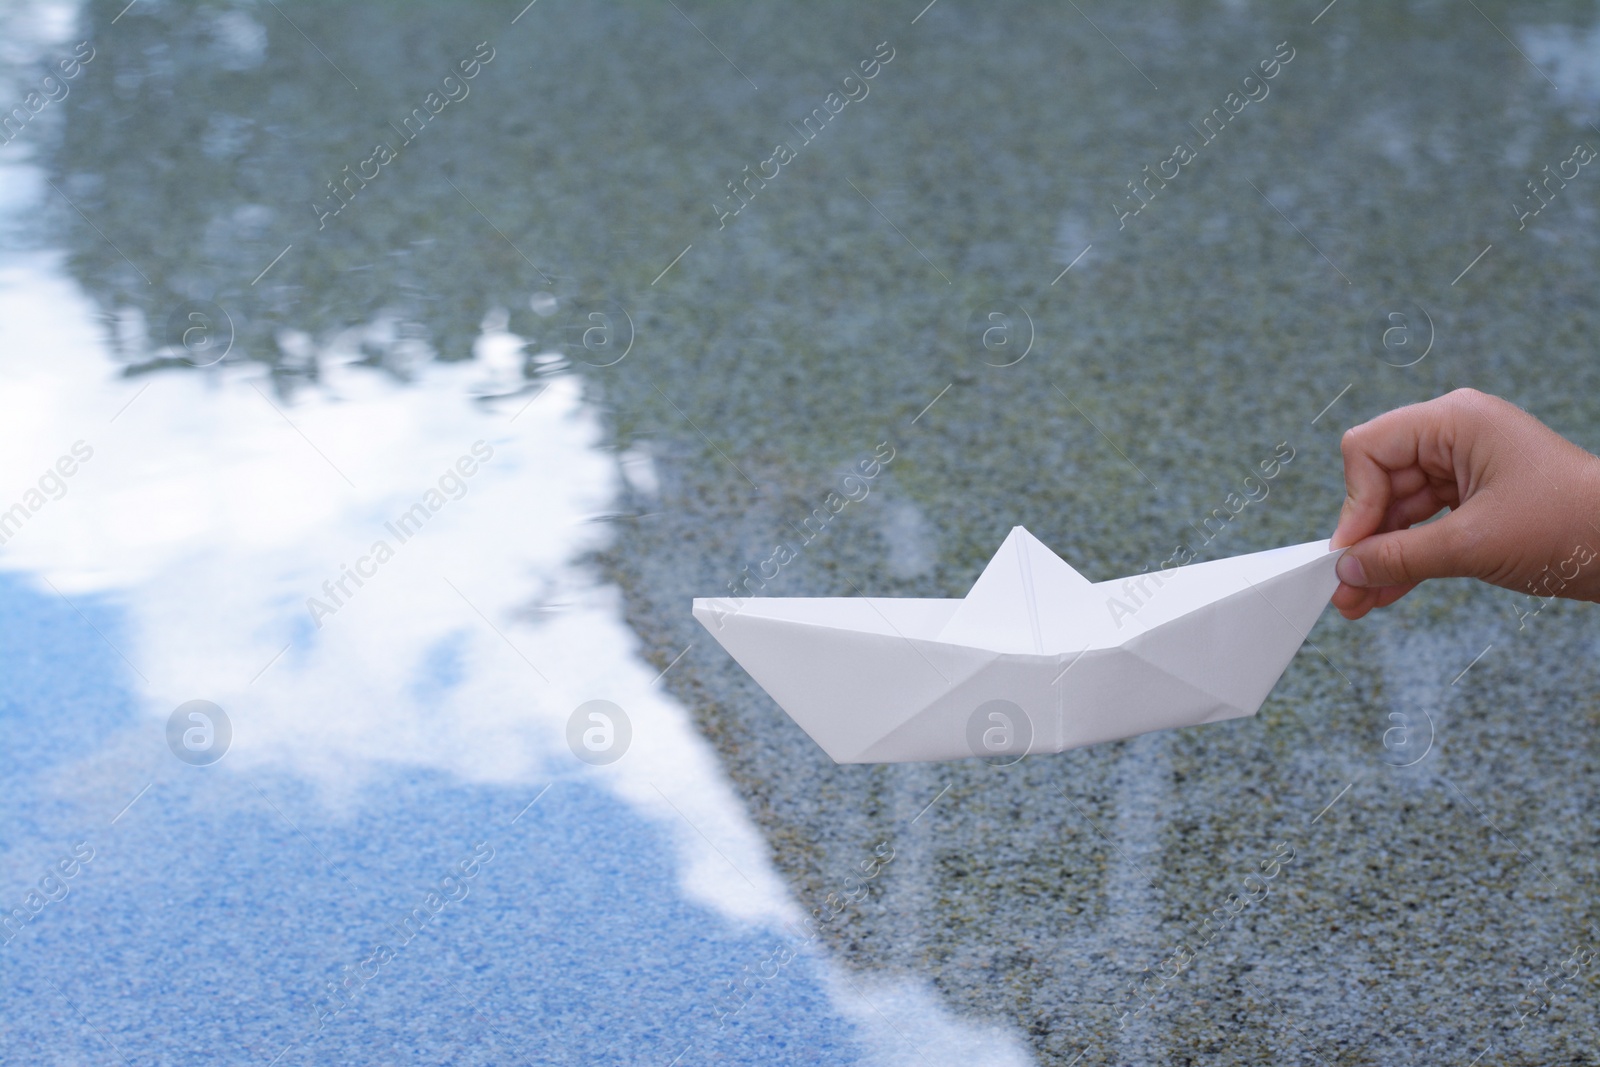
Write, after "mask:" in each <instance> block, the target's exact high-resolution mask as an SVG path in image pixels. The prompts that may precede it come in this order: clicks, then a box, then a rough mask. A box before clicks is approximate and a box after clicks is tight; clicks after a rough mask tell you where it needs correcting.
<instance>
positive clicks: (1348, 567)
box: [1333, 552, 1367, 586]
mask: <svg viewBox="0 0 1600 1067" xmlns="http://www.w3.org/2000/svg"><path fill="white" fill-rule="evenodd" d="M1333 570H1334V573H1335V574H1337V575H1338V576H1339V580H1340V581H1341V582H1343V583H1344V584H1345V585H1356V586H1360V585H1366V584H1367V572H1366V571H1365V570H1363V569H1362V567H1361V561H1360V560H1359V559H1356V558H1355V557H1354V556H1352V555H1351V554H1350V553H1348V552H1346V553H1345V554H1344V555H1342V556H1340V557H1339V562H1338V563H1336V564H1335V565H1334V568H1333Z"/></svg>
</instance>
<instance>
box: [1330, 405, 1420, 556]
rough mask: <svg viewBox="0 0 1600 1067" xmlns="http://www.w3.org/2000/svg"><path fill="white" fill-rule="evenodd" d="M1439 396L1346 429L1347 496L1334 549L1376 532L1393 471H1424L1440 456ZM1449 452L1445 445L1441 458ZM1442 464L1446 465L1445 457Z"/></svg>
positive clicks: (1392, 488)
mask: <svg viewBox="0 0 1600 1067" xmlns="http://www.w3.org/2000/svg"><path fill="white" fill-rule="evenodd" d="M1442 399H1443V398H1439V399H1435V400H1429V401H1427V402H1425V403H1421V404H1411V405H1408V406H1407V407H1403V408H1396V409H1395V410H1393V411H1388V412H1385V413H1384V414H1382V415H1379V416H1378V417H1377V418H1375V419H1369V420H1368V421H1366V422H1364V423H1362V424H1361V425H1360V426H1355V427H1352V428H1350V429H1349V430H1346V431H1345V434H1344V437H1342V438H1341V439H1340V441H1339V451H1340V452H1341V453H1343V455H1344V484H1345V500H1344V507H1343V508H1342V509H1341V510H1340V512H1339V525H1338V527H1337V528H1336V529H1335V530H1334V531H1333V540H1332V547H1334V548H1344V547H1346V546H1349V545H1353V544H1355V543H1356V542H1357V541H1360V540H1362V539H1363V538H1366V537H1371V536H1372V535H1373V534H1375V533H1377V532H1378V530H1379V528H1380V527H1381V526H1382V525H1383V517H1384V515H1385V514H1387V513H1388V510H1389V506H1390V505H1391V504H1393V503H1394V501H1395V498H1396V493H1397V487H1396V485H1395V475H1396V474H1397V473H1399V472H1403V471H1410V470H1416V471H1418V472H1419V473H1425V468H1426V467H1428V466H1429V465H1430V461H1432V460H1435V459H1439V458H1442V457H1441V449H1440V444H1441V442H1440V434H1439V430H1440V411H1439V405H1440V401H1441V400H1442ZM1448 452H1449V448H1448V446H1445V447H1444V448H1443V450H1442V456H1443V457H1447V456H1448ZM1444 466H1445V468H1446V469H1448V468H1449V462H1448V459H1447V458H1445V459H1444Z"/></svg>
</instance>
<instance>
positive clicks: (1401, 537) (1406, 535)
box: [1337, 511, 1467, 588]
mask: <svg viewBox="0 0 1600 1067" xmlns="http://www.w3.org/2000/svg"><path fill="white" fill-rule="evenodd" d="M1459 519H1460V515H1459V513H1458V512H1455V511H1452V512H1450V513H1449V514H1447V515H1445V516H1444V518H1442V519H1439V520H1438V521H1437V522H1430V523H1428V524H1426V525H1423V526H1413V527H1411V528H1410V529H1408V530H1395V531H1392V532H1390V533H1380V534H1374V535H1373V536H1371V537H1368V538H1365V539H1363V540H1361V541H1357V542H1356V543H1355V544H1353V545H1351V546H1350V548H1349V549H1347V550H1346V551H1345V554H1344V556H1343V557H1341V558H1340V560H1339V563H1338V565H1337V571H1338V575H1339V580H1340V581H1341V582H1343V583H1345V584H1346V585H1353V586H1357V587H1365V588H1382V587H1384V586H1392V585H1414V584H1416V583H1417V582H1420V581H1423V580H1424V579H1427V578H1453V577H1460V576H1465V575H1467V571H1466V570H1465V569H1464V567H1463V564H1464V562H1465V561H1464V560H1463V558H1462V555H1461V552H1460V549H1459V544H1460V539H1459V537H1458V536H1457V534H1458V529H1459Z"/></svg>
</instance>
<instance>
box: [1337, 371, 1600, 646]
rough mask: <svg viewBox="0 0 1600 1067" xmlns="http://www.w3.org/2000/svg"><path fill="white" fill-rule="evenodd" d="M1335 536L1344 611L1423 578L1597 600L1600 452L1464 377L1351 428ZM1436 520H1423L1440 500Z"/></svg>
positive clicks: (1390, 598) (1368, 605)
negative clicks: (1442, 391)
mask: <svg viewBox="0 0 1600 1067" xmlns="http://www.w3.org/2000/svg"><path fill="white" fill-rule="evenodd" d="M1340 449H1341V450H1342V451H1343V452H1344V479H1345V487H1346V496H1345V502H1344V510H1343V511H1342V512H1341V513H1340V515H1339V528H1338V529H1337V530H1335V531H1334V534H1333V547H1335V548H1340V547H1343V546H1345V545H1350V546H1352V547H1351V548H1350V550H1349V551H1348V552H1346V553H1345V555H1344V558H1342V559H1340V560H1339V564H1338V573H1339V580H1340V583H1341V584H1340V585H1339V588H1338V590H1336V591H1335V592H1334V594H1333V606H1334V607H1336V608H1338V609H1339V612H1340V613H1341V614H1342V615H1344V617H1345V618H1347V619H1359V618H1360V617H1361V616H1363V615H1365V614H1366V613H1367V612H1369V611H1371V610H1372V609H1373V608H1381V607H1384V606H1385V605H1388V604H1392V603H1394V602H1395V601H1396V600H1399V599H1400V598H1401V597H1403V596H1405V595H1406V594H1407V593H1409V592H1410V591H1411V590H1412V589H1414V588H1416V585H1417V583H1418V582H1420V581H1422V580H1423V579H1425V578H1448V577H1467V578H1481V579H1483V580H1484V581H1486V582H1492V583H1493V584H1495V585H1499V586H1504V587H1505V588H1507V589H1515V590H1516V591H1518V592H1519V593H1535V594H1537V595H1539V596H1555V595H1560V596H1564V597H1571V598H1574V599H1577V600H1600V458H1597V457H1595V456H1592V455H1590V454H1589V453H1588V452H1585V451H1584V450H1583V449H1581V448H1579V447H1578V446H1577V445H1574V444H1572V443H1571V442H1570V441H1567V440H1566V439H1565V438H1563V437H1561V436H1560V435H1559V434H1557V433H1556V432H1555V431H1553V430H1551V429H1550V428H1549V427H1548V426H1546V425H1545V424H1544V423H1542V422H1540V421H1539V420H1538V419H1536V418H1534V417H1533V416H1532V415H1529V414H1528V413H1527V412H1525V411H1523V410H1522V409H1521V408H1519V407H1516V406H1515V405H1513V404H1510V403H1508V402H1507V401H1504V400H1501V399H1500V398H1499V397H1494V396H1489V395H1488V394H1486V393H1480V392H1478V391H1477V390H1475V389H1457V390H1456V391H1455V392H1453V393H1450V394H1448V395H1447V396H1442V397H1439V398H1438V399H1436V400H1429V401H1428V402H1426V403H1423V404H1413V405H1411V406H1410V407H1404V408H1397V409H1396V410H1394V411H1390V412H1388V413H1386V414H1383V415H1379V416H1378V417H1377V418H1375V419H1373V420H1371V421H1370V422H1365V423H1362V424H1361V425H1360V426H1357V427H1355V428H1354V429H1352V430H1349V431H1347V432H1346V433H1345V435H1344V440H1343V441H1341V442H1340ZM1445 508H1448V509H1450V511H1449V514H1447V515H1445V516H1444V517H1443V518H1441V519H1440V520H1439V521H1437V522H1431V523H1428V524H1427V525H1424V526H1414V525H1413V523H1420V522H1422V521H1423V520H1424V519H1427V518H1429V517H1430V516H1433V515H1436V514H1438V512H1439V511H1440V510H1442V509H1445Z"/></svg>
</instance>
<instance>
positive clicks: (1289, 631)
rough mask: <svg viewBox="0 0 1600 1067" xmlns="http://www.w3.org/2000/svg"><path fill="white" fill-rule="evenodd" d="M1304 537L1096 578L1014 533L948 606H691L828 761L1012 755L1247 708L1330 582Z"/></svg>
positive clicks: (1324, 557) (1330, 564)
mask: <svg viewBox="0 0 1600 1067" xmlns="http://www.w3.org/2000/svg"><path fill="white" fill-rule="evenodd" d="M1341 554H1342V553H1341V552H1338V551H1330V549H1329V547H1328V542H1327V541H1313V542H1310V543H1308V544H1303V545H1293V546H1290V547H1288V548H1276V549H1272V550H1270V551H1267V552H1253V553H1250V554H1249V555H1244V556H1234V557H1232V558H1230V559H1219V560H1213V561H1211V562H1209V563H1195V564H1191V565H1189V566H1187V567H1177V568H1173V569H1171V570H1167V571H1160V572H1154V573H1145V574H1138V575H1133V576H1131V577H1128V578H1119V579H1115V580H1113V581H1109V582H1099V583H1091V582H1090V581H1089V580H1088V579H1087V578H1085V577H1083V575H1081V574H1079V573H1078V572H1077V571H1075V570H1073V569H1072V567H1070V566H1069V565H1068V564H1067V563H1066V562H1065V561H1064V560H1062V559H1061V557H1059V556H1057V555H1056V554H1055V553H1054V552H1052V551H1050V549H1049V548H1047V547H1045V545H1044V544H1042V543H1041V542H1040V541H1039V540H1038V539H1037V538H1035V537H1034V536H1033V535H1032V534H1030V533H1028V531H1027V530H1025V529H1023V528H1022V527H1020V526H1018V527H1016V528H1015V529H1013V530H1012V531H1011V534H1010V536H1009V537H1007V538H1006V540H1005V543H1004V544H1003V545H1001V546H1000V551H999V552H997V553H995V557H994V559H992V560H990V561H989V565H988V566H987V567H985V568H984V571H983V574H981V575H980V576H979V577H978V581H977V583H976V584H975V585H973V587H972V590H971V591H970V592H969V593H968V594H967V595H966V596H965V597H964V598H963V599H960V600H933V599H917V598H907V597H897V598H888V597H794V598H780V597H753V598H749V599H745V600H739V601H733V600H725V599H697V600H696V601H695V602H694V615H695V618H697V619H699V620H700V622H701V623H702V624H703V625H704V626H705V627H706V629H708V630H710V631H711V633H712V635H713V636H715V637H716V639H717V640H718V641H719V642H720V643H721V644H722V647H723V648H725V649H727V650H728V652H729V653H730V654H731V655H732V656H733V658H734V659H736V660H738V661H739V663H740V665H741V666H743V667H744V669H745V670H747V671H749V672H750V675H751V677H753V678H754V679H755V680H756V681H757V682H759V683H760V684H761V687H762V688H763V689H765V690H766V691H767V692H768V693H769V694H771V696H772V698H773V699H774V700H776V701H777V702H778V704H779V706H781V707H782V708H783V710H784V711H786V712H788V713H789V715H790V717H792V718H793V719H794V721H795V722H797V723H799V724H800V726H801V728H802V729H804V730H805V732H806V733H808V734H810V735H811V738H812V740H814V741H816V743H817V744H819V745H821V746H822V748H823V750H824V751H825V752H827V753H828V755H829V756H831V757H833V759H834V760H835V761H836V762H838V763H886V762H900V761H910V760H943V759H959V758H963V757H972V756H990V757H1003V758H1010V759H1019V758H1021V756H1022V755H1024V754H1029V753H1041V752H1062V751H1065V750H1066V749H1069V748H1079V747H1081V746H1083V745H1092V744H1096V743H1098V742H1101V741H1112V740H1117V739H1119V738H1125V737H1133V736H1135V735H1137V734H1142V733H1148V732H1150V731H1151V730H1163V729H1167V728H1169V727H1174V726H1195V725H1198V724H1200V723H1207V722H1217V721H1219V720H1222V719H1232V718H1237V717H1239V716H1242V715H1254V714H1255V713H1256V710H1257V709H1258V708H1260V707H1261V704H1262V702H1263V701H1264V700H1266V698H1267V694H1268V693H1269V692H1271V691H1272V687H1273V686H1274V685H1275V684H1276V683H1277V681H1278V678H1279V677H1280V676H1281V675H1282V674H1283V671H1284V669H1285V668H1286V667H1287V666H1288V664H1289V660H1290V659H1292V658H1293V657H1294V654H1295V652H1296V651H1297V650H1298V649H1299V648H1300V645H1301V642H1303V641H1304V640H1305V637H1306V633H1307V632H1308V631H1309V630H1310V629H1311V627H1312V625H1313V624H1314V623H1315V622H1316V621H1317V616H1318V615H1320V614H1321V613H1322V609H1323V607H1324V606H1325V605H1326V604H1327V602H1328V599H1329V598H1330V597H1331V596H1332V595H1333V591H1334V590H1335V589H1336V588H1338V585H1339V580H1338V578H1337V577H1336V576H1335V575H1334V564H1335V562H1337V560H1338V558H1339V556H1340V555H1341Z"/></svg>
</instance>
